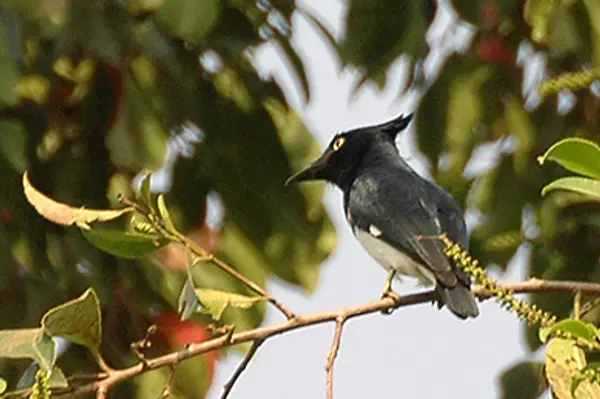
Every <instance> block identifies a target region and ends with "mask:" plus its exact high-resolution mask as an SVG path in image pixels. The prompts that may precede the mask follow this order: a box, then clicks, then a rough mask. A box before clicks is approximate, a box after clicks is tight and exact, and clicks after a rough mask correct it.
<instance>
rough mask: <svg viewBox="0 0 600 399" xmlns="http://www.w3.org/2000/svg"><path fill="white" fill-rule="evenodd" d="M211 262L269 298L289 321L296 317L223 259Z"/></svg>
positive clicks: (215, 259) (213, 259) (214, 258)
mask: <svg viewBox="0 0 600 399" xmlns="http://www.w3.org/2000/svg"><path fill="white" fill-rule="evenodd" d="M188 241H189V242H190V243H193V242H192V241H191V240H188ZM194 245H195V244H194ZM210 261H211V262H212V263H213V264H214V265H216V266H218V267H220V268H221V269H222V270H224V271H226V272H227V273H229V274H231V275H232V276H233V277H235V278H236V279H238V280H239V281H241V282H242V283H243V284H244V285H246V286H247V287H248V288H250V289H251V290H252V291H254V292H255V293H257V294H258V295H260V296H262V297H265V298H267V300H268V301H269V302H270V303H271V304H272V305H273V306H275V307H276V308H277V309H279V310H280V311H281V313H283V314H284V315H285V317H286V318H287V319H288V320H290V319H293V318H294V317H295V315H294V312H292V310H291V309H290V308H288V307H287V306H285V305H284V304H283V303H281V302H279V300H278V299H277V298H275V297H273V296H271V295H269V293H268V292H267V291H265V290H264V289H263V288H262V287H261V286H260V285H258V284H256V283H255V282H254V281H252V280H250V279H248V278H246V276H244V275H243V274H242V273H240V272H238V271H237V270H235V269H234V268H233V267H231V266H230V265H228V264H227V263H225V262H223V261H222V260H221V259H219V258H217V257H214V256H213V257H211V258H210Z"/></svg>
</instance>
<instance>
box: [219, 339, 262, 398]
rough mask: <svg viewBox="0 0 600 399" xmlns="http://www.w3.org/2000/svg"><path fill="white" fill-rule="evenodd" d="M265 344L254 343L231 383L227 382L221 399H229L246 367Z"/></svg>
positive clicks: (257, 341)
mask: <svg viewBox="0 0 600 399" xmlns="http://www.w3.org/2000/svg"><path fill="white" fill-rule="evenodd" d="M263 342H265V341H264V340H263V339H261V340H256V341H254V343H253V344H252V346H251V347H250V350H249V351H248V353H246V356H244V360H242V362H241V363H240V365H239V366H238V367H237V369H235V372H234V373H233V375H232V376H231V378H230V379H229V381H227V384H225V387H223V394H222V395H221V399H227V397H228V396H229V394H230V393H231V390H232V389H233V385H234V384H235V383H236V382H237V380H238V378H240V375H242V373H243V372H244V370H246V367H248V363H250V360H252V358H253V357H254V355H256V351H258V348H259V347H260V346H261V345H262V343H263Z"/></svg>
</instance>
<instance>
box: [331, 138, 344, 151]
mask: <svg viewBox="0 0 600 399" xmlns="http://www.w3.org/2000/svg"><path fill="white" fill-rule="evenodd" d="M345 142H346V138H345V137H338V138H337V139H336V140H335V141H334V142H333V151H337V150H339V149H340V148H342V146H343V145H344V143H345Z"/></svg>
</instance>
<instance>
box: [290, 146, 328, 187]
mask: <svg viewBox="0 0 600 399" xmlns="http://www.w3.org/2000/svg"><path fill="white" fill-rule="evenodd" d="M330 155H331V153H330V152H324V153H323V155H321V157H320V158H319V159H317V160H316V161H314V162H313V163H312V164H311V165H310V166H309V167H307V168H306V169H304V170H301V171H300V172H298V173H296V174H295V175H293V176H291V177H290V178H289V179H287V180H286V181H285V185H286V186H289V185H290V184H292V183H298V182H301V181H307V180H320V179H324V178H325V177H324V176H323V173H322V172H323V170H325V168H326V167H327V163H328V161H329V156H330Z"/></svg>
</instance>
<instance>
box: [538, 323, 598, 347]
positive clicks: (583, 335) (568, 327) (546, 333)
mask: <svg viewBox="0 0 600 399" xmlns="http://www.w3.org/2000/svg"><path fill="white" fill-rule="evenodd" d="M559 331H560V332H564V333H568V334H570V335H572V336H573V338H579V339H582V340H584V341H589V342H594V341H596V339H597V338H598V330H597V329H596V327H594V325H593V324H590V323H587V322H585V321H582V320H574V319H565V320H561V321H559V322H558V323H556V324H554V325H553V326H552V327H545V328H540V331H539V336H540V341H542V342H543V343H545V342H546V341H547V340H548V338H550V337H551V336H552V335H553V334H556V333H557V332H559Z"/></svg>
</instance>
